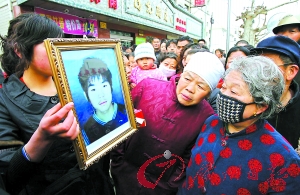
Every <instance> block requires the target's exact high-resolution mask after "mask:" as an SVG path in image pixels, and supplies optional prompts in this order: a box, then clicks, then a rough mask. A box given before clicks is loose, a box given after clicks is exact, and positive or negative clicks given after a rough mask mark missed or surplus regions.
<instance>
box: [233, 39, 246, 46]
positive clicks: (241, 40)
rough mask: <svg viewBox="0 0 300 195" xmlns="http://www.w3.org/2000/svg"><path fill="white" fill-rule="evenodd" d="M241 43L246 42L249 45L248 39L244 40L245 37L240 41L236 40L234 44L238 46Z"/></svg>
mask: <svg viewBox="0 0 300 195" xmlns="http://www.w3.org/2000/svg"><path fill="white" fill-rule="evenodd" d="M239 43H243V44H245V45H249V43H248V41H246V40H244V39H241V40H239V41H238V42H236V43H235V44H234V46H238V44H239Z"/></svg>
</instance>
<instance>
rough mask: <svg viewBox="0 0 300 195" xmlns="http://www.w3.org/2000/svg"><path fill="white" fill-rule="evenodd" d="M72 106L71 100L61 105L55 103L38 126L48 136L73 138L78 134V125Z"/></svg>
mask: <svg viewBox="0 0 300 195" xmlns="http://www.w3.org/2000/svg"><path fill="white" fill-rule="evenodd" d="M73 107H74V103H73V102H69V103H68V104H66V105H65V106H63V107H62V106H61V104H60V103H59V104H57V105H55V106H54V107H53V108H51V109H50V110H48V111H47V112H46V114H45V115H44V117H43V118H42V120H41V123H40V128H41V129H42V130H43V131H44V133H46V134H48V135H49V136H50V137H60V138H65V139H70V140H74V139H75V138H76V137H77V136H78V134H79V125H78V123H77V120H76V118H75V116H74V113H73V111H72V108H73ZM62 120H63V121H62Z"/></svg>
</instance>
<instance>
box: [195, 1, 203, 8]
mask: <svg viewBox="0 0 300 195" xmlns="http://www.w3.org/2000/svg"><path fill="white" fill-rule="evenodd" d="M203 6H205V0H195V7H203Z"/></svg>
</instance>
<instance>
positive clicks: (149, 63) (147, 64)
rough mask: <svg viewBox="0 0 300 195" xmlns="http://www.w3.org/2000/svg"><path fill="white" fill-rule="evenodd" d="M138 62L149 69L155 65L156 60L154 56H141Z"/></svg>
mask: <svg viewBox="0 0 300 195" xmlns="http://www.w3.org/2000/svg"><path fill="white" fill-rule="evenodd" d="M137 64H138V66H139V67H140V69H142V70H149V69H150V68H152V67H153V64H154V60H153V59H152V58H140V59H138V60H137Z"/></svg>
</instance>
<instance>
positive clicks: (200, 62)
mask: <svg viewBox="0 0 300 195" xmlns="http://www.w3.org/2000/svg"><path fill="white" fill-rule="evenodd" d="M185 71H191V72H193V73H196V74H197V75H198V76H200V77H201V78H202V79H203V80H204V81H205V82H206V83H207V84H208V86H209V88H210V89H211V91H212V90H214V89H215V88H216V86H217V84H218V82H219V81H220V79H221V78H222V76H223V74H224V72H225V70H224V66H223V64H222V62H221V61H220V59H219V58H218V57H217V56H216V55H214V54H212V53H209V52H198V53H195V54H194V55H192V57H191V59H190V61H189V63H188V64H187V65H186V67H185V68H184V70H183V72H185Z"/></svg>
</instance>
